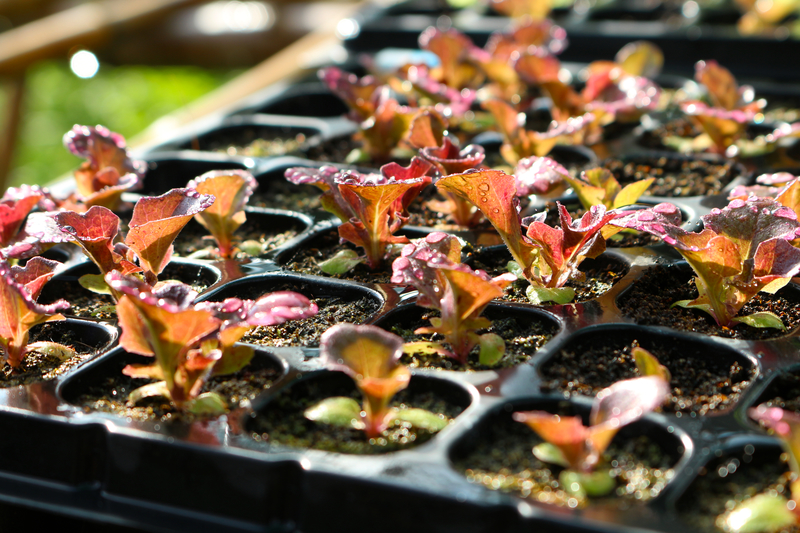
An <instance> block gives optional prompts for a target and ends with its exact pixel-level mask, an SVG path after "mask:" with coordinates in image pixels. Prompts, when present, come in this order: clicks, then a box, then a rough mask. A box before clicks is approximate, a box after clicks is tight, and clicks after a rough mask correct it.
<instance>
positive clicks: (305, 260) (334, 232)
mask: <svg viewBox="0 0 800 533" xmlns="http://www.w3.org/2000/svg"><path fill="white" fill-rule="evenodd" d="M340 250H353V251H355V252H357V253H358V254H359V255H361V254H362V253H363V249H361V248H358V247H356V246H355V245H354V244H352V243H349V242H345V243H344V244H339V230H338V228H332V229H331V230H330V231H327V232H325V233H322V234H320V235H317V236H316V237H314V239H313V240H312V241H310V242H308V243H306V244H305V245H302V246H300V247H298V248H297V249H296V250H295V251H294V252H293V253H291V254H290V255H289V256H288V259H286V260H281V261H280V262H281V265H282V267H283V268H284V269H285V270H290V271H292V272H301V273H303V274H311V275H314V276H326V277H329V278H334V279H347V280H351V281H358V282H361V283H390V280H391V277H392V261H393V260H394V259H393V258H392V257H390V258H388V259H384V261H383V266H382V268H380V269H379V270H376V271H374V272H373V271H371V270H370V269H369V268H368V267H367V266H366V265H365V264H363V263H362V264H359V265H356V266H355V267H354V268H353V269H352V270H350V271H348V272H345V273H344V274H335V275H330V274H326V273H325V272H323V271H322V270H320V268H319V266H318V264H319V263H321V262H323V261H325V260H326V259H330V258H331V257H333V255H335V254H336V253H337V252H339V251H340ZM398 252H399V250H398Z"/></svg>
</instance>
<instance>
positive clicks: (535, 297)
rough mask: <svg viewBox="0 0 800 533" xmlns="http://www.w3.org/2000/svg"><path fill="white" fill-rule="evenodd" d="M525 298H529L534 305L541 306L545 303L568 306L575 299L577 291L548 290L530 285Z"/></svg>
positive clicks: (571, 289) (565, 288)
mask: <svg viewBox="0 0 800 533" xmlns="http://www.w3.org/2000/svg"><path fill="white" fill-rule="evenodd" d="M525 296H527V297H528V300H530V302H531V303H532V304H534V305H540V304H542V303H544V302H555V303H557V304H568V303H569V302H571V301H572V300H573V299H574V298H575V289H573V288H572V287H559V288H557V289H548V288H547V287H536V286H534V285H528V288H527V289H525Z"/></svg>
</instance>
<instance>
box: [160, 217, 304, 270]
mask: <svg viewBox="0 0 800 533" xmlns="http://www.w3.org/2000/svg"><path fill="white" fill-rule="evenodd" d="M259 221H260V222H267V224H264V223H259ZM298 233H299V231H298V228H296V227H295V228H292V227H290V226H289V225H288V224H285V223H283V221H282V220H280V219H277V218H275V219H270V218H260V220H259V218H255V219H254V215H250V216H249V217H248V219H247V221H246V222H245V223H244V224H242V225H241V226H239V229H237V230H236V233H234V242H235V243H237V245H238V244H241V243H243V242H246V241H251V242H252V243H258V249H260V250H261V254H264V253H266V252H269V251H270V250H273V249H275V248H277V247H278V246H281V245H283V244H285V243H287V242H288V241H290V240H291V239H293V238H295V237H297V235H298ZM174 246H175V251H174V254H175V255H176V256H177V257H187V256H190V255H192V254H197V253H201V254H202V258H203V259H207V258H218V255H217V252H216V248H217V243H216V241H215V240H214V238H213V237H212V236H211V235H210V234H209V232H208V231H207V230H206V229H205V228H204V227H203V226H202V225H200V223H198V222H196V221H194V220H193V221H192V222H191V223H189V224H187V225H186V227H185V228H183V231H181V232H180V234H179V235H178V238H177V239H175V242H174ZM253 248H255V246H254V247H253ZM203 251H204V252H206V253H202V252H203ZM261 254H259V255H261ZM248 258H250V255H248V254H247V253H245V252H243V251H242V250H239V249H237V250H236V251H235V252H234V256H233V259H237V260H240V261H241V260H244V259H248Z"/></svg>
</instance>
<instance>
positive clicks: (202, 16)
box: [0, 0, 342, 185]
mask: <svg viewBox="0 0 800 533" xmlns="http://www.w3.org/2000/svg"><path fill="white" fill-rule="evenodd" d="M341 8H342V3H341V2H339V3H329V2H313V3H311V2H290V1H287V0H279V1H273V0H270V1H265V0H243V1H239V0H222V1H207V0H206V1H198V0H0V110H2V111H0V113H1V114H0V120H2V124H3V130H2V137H0V143H2V144H0V183H3V181H5V182H6V184H8V185H19V184H21V183H29V184H35V183H39V184H43V183H47V182H50V181H52V180H54V179H56V178H58V177H59V176H62V175H63V174H64V173H66V172H68V171H70V170H71V169H73V168H75V167H76V166H77V165H78V164H79V163H80V160H79V159H78V158H76V157H74V156H72V155H71V154H69V153H68V152H67V151H66V150H65V149H64V148H63V146H62V144H61V137H62V136H63V134H64V133H65V132H67V131H68V130H70V129H71V128H72V126H73V124H76V123H80V124H88V125H95V124H103V125H104V126H106V127H108V128H110V129H111V130H112V131H116V132H119V133H121V134H122V135H124V136H125V137H126V138H127V139H130V138H131V137H133V136H135V135H136V134H137V133H139V132H141V131H142V130H144V129H145V128H146V127H147V126H148V125H150V124H151V123H152V122H154V121H155V120H156V119H158V118H159V117H162V116H163V115H165V114H167V113H170V112H171V111H173V110H175V109H178V108H180V107H183V106H185V105H186V104H189V103H190V102H192V101H194V100H196V99H197V98H199V97H201V96H203V95H204V94H207V93H208V92H210V91H212V90H213V89H215V88H218V87H219V86H221V85H222V84H224V83H225V82H227V81H229V80H231V79H233V78H235V77H236V76H237V75H239V74H240V73H242V72H244V71H245V69H248V68H249V67H252V66H254V65H257V64H259V63H260V62H262V61H263V60H264V59H266V58H268V57H270V56H271V55H272V54H274V53H275V52H277V51H279V50H281V49H282V48H284V47H285V46H287V45H288V44H290V43H292V42H293V41H295V40H297V39H298V38H300V37H302V36H303V35H304V34H306V33H307V32H309V31H311V30H315V29H319V27H320V26H325V25H326V24H327V25H331V24H333V23H335V21H337V20H338V19H339V18H340V16H339V13H340V12H341Z"/></svg>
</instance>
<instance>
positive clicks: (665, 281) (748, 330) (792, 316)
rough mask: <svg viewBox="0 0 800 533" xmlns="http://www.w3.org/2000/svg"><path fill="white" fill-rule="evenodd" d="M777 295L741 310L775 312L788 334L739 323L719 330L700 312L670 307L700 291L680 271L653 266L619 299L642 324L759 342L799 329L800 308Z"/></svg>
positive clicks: (761, 298) (622, 307)
mask: <svg viewBox="0 0 800 533" xmlns="http://www.w3.org/2000/svg"><path fill="white" fill-rule="evenodd" d="M782 294H786V289H783V290H781V291H778V294H767V293H764V292H761V293H758V294H757V295H756V296H755V297H754V298H753V299H752V300H750V301H749V302H748V303H747V304H745V306H744V307H743V308H742V310H741V311H740V313H739V314H740V315H750V314H752V313H756V312H759V311H770V312H772V313H775V314H776V315H778V317H780V319H781V320H782V321H783V323H784V325H785V326H786V327H787V332H783V331H781V330H779V329H776V328H753V327H750V326H747V325H745V324H737V325H736V326H735V327H733V328H727V327H720V326H718V325H717V323H716V322H715V321H714V319H713V318H712V317H711V315H709V314H708V313H705V312H703V311H700V310H699V309H685V308H683V307H677V306H676V307H671V306H672V304H673V303H675V302H677V301H679V300H693V299H695V298H697V296H698V293H697V288H696V287H695V285H694V281H693V278H692V275H691V274H690V273H688V272H686V271H684V270H680V269H678V268H668V267H660V266H657V267H652V268H650V269H648V270H647V271H646V272H645V274H644V275H643V276H642V277H641V278H640V279H638V280H637V281H635V282H634V283H633V285H632V286H631V287H630V290H628V291H626V292H625V293H623V294H622V296H621V297H620V298H619V299H618V301H617V305H618V306H619V308H620V310H621V311H622V314H623V315H624V316H626V317H628V318H631V319H633V320H635V321H636V323H637V324H641V325H652V326H667V327H670V328H674V329H679V330H683V331H695V332H698V333H705V334H707V335H716V336H719V337H731V338H737V339H747V340H759V339H773V338H777V337H782V336H784V335H786V334H787V333H788V332H791V331H793V330H795V329H796V328H797V327H798V326H800V306H798V305H797V303H796V302H792V301H789V300H787V299H786V298H784V297H783V296H781V295H782Z"/></svg>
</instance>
